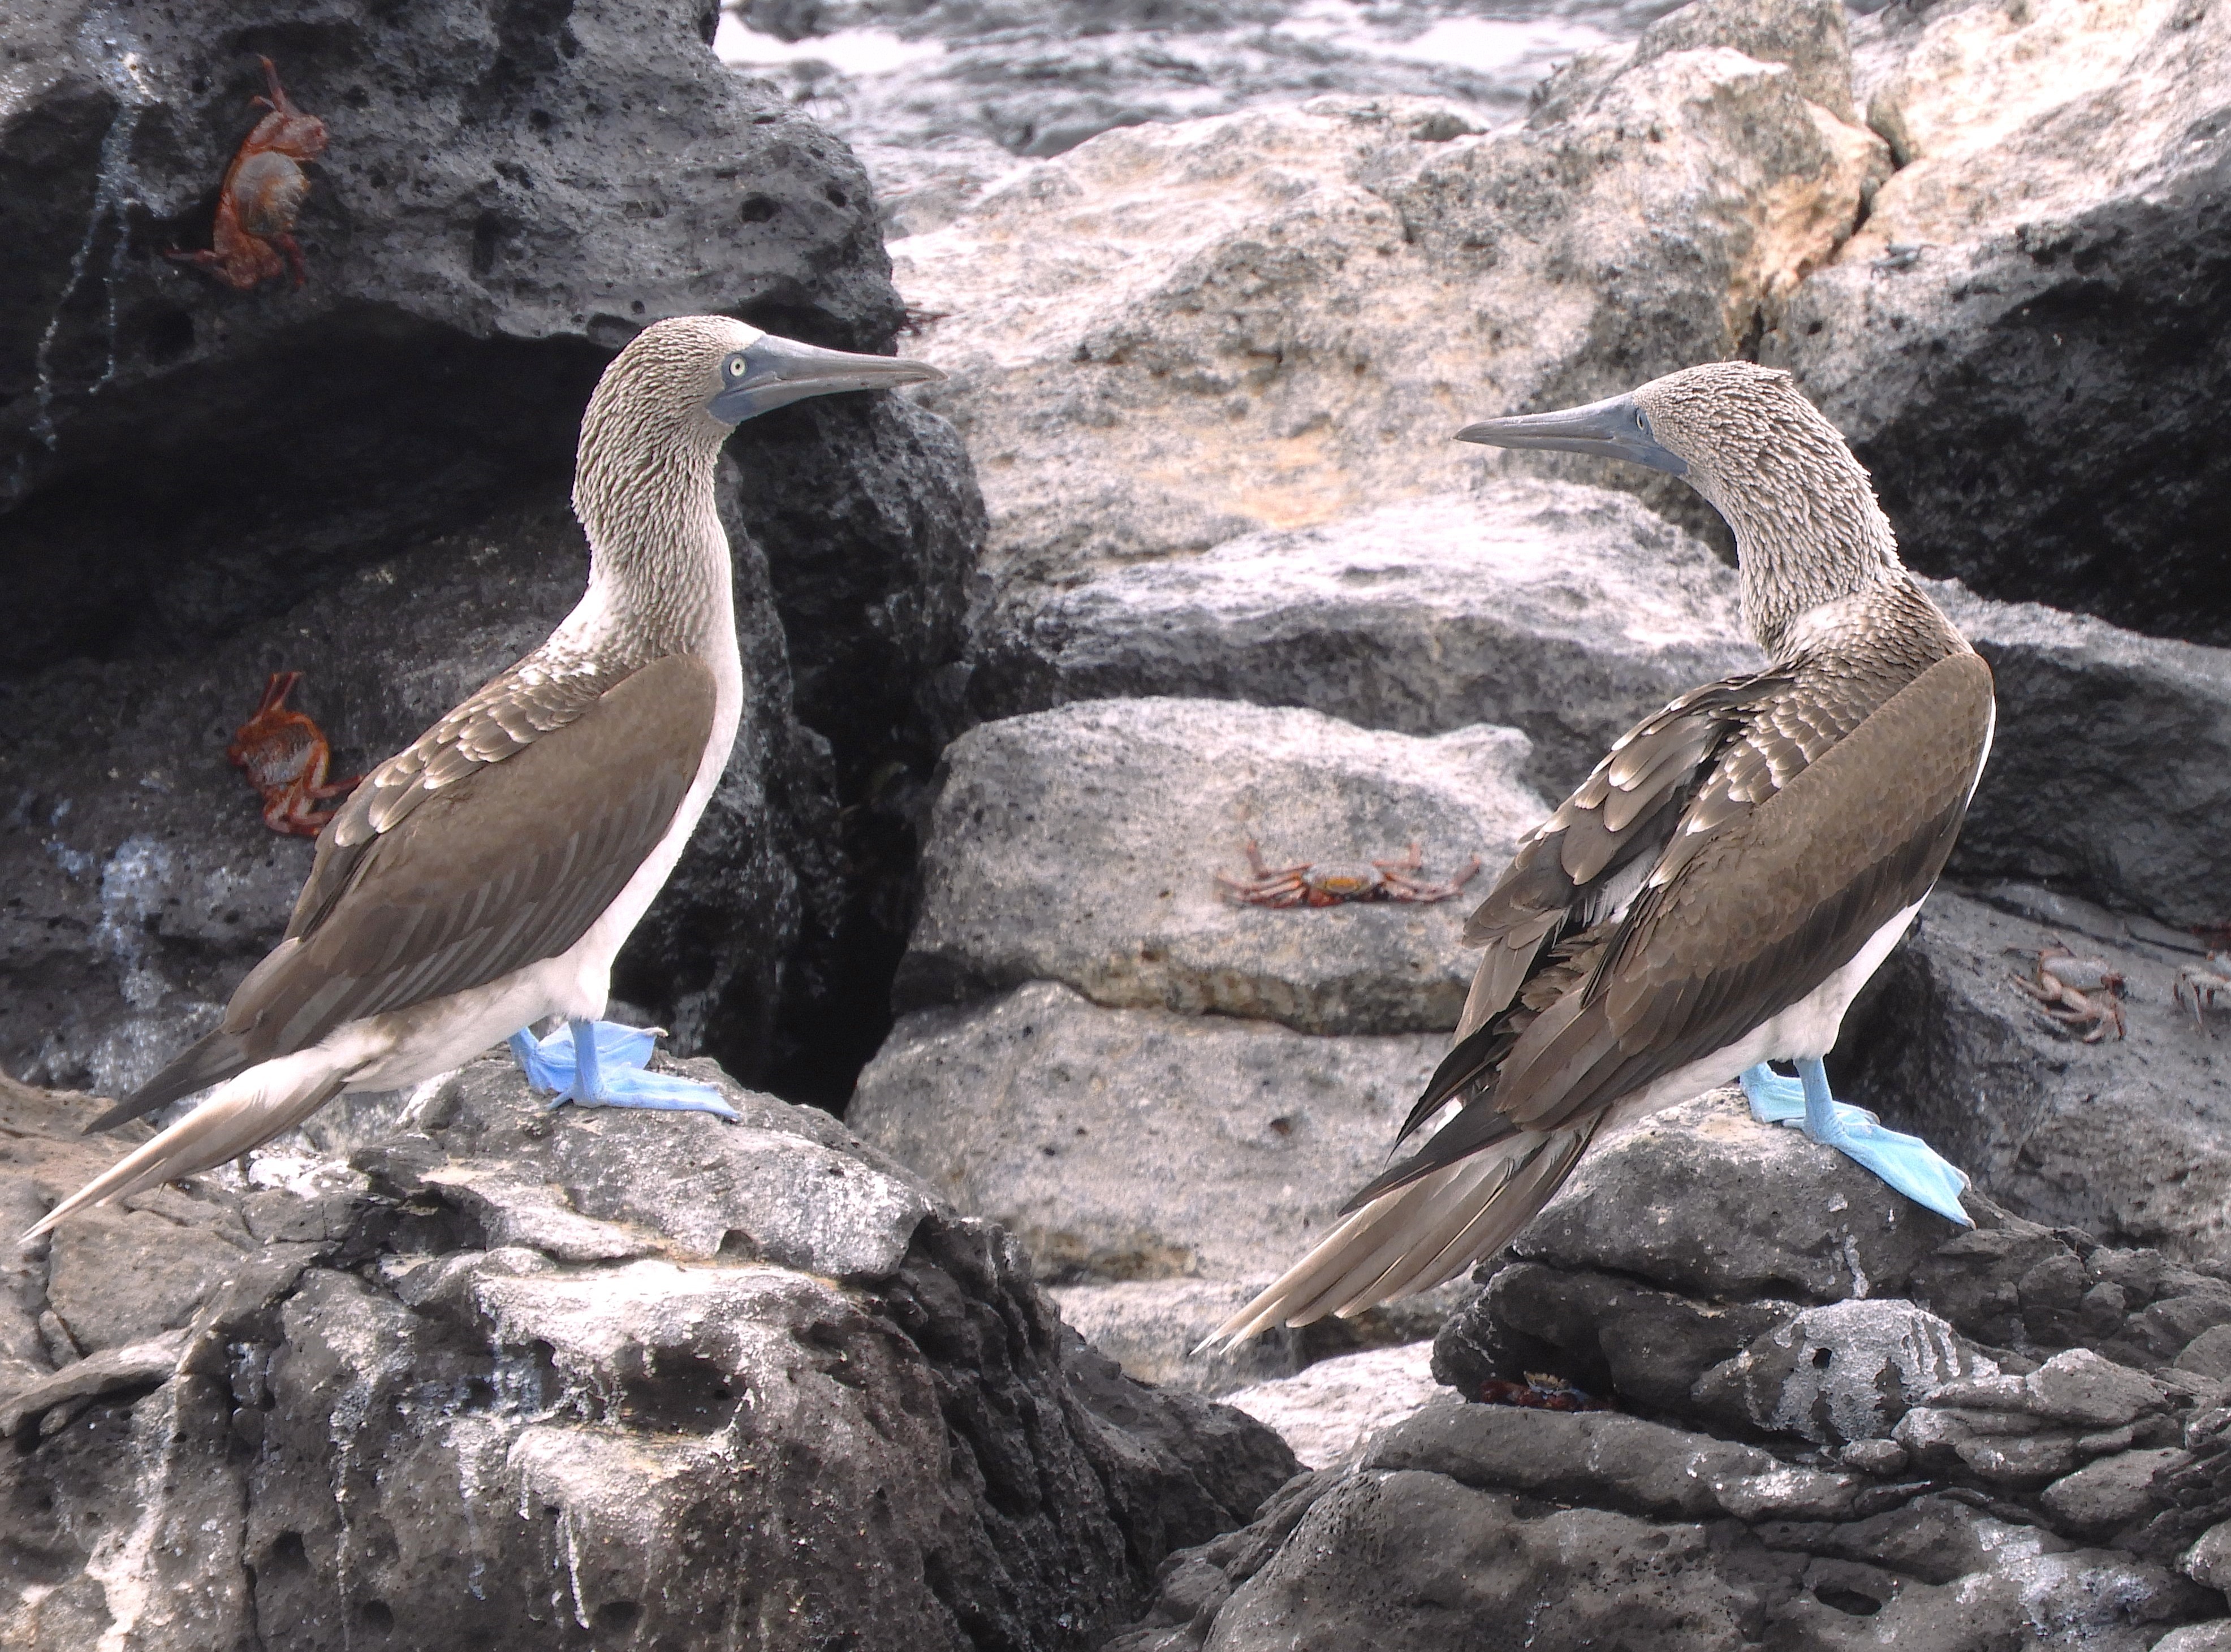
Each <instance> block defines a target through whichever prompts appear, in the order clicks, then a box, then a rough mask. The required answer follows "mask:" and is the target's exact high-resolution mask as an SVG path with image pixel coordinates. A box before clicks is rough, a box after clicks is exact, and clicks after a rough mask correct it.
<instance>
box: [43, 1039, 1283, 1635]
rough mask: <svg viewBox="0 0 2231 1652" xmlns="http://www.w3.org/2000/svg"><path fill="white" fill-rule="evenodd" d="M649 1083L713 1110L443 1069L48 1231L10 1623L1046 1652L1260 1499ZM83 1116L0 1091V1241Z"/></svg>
mask: <svg viewBox="0 0 2231 1652" xmlns="http://www.w3.org/2000/svg"><path fill="white" fill-rule="evenodd" d="M687 1070H688V1071H689V1072H690V1073H691V1074H693V1075H694V1076H696V1077H699V1078H701V1079H705V1080H708V1081H714V1082H717V1083H720V1084H721V1087H722V1088H723V1090H724V1093H725V1094H727V1097H728V1099H729V1100H730V1101H731V1103H732V1104H733V1105H734V1106H735V1107H737V1108H738V1109H739V1111H740V1113H742V1114H743V1122H742V1124H741V1125H740V1126H726V1125H723V1124H721V1123H719V1122H717V1121H715V1120H710V1119H708V1118H704V1117H702V1116H699V1115H688V1116H676V1115H649V1114H630V1113H584V1112H581V1111H579V1110H568V1111H564V1112H559V1113H547V1112H546V1111H545V1110H544V1108H543V1107H542V1106H541V1105H540V1103H538V1102H536V1101H534V1100H533V1099H531V1098H530V1097H529V1096H528V1095H527V1092H526V1090H525V1088H524V1087H523V1085H522V1083H521V1081H520V1079H519V1078H518V1076H517V1074H516V1073H515V1072H514V1070H513V1069H512V1068H510V1067H509V1065H508V1063H506V1062H501V1061H483V1062H475V1063H473V1064H471V1065H469V1066H468V1067H467V1068H463V1069H462V1070H461V1071H460V1072H459V1073H458V1074H456V1075H454V1076H453V1077H451V1078H449V1079H448V1080H446V1081H443V1082H441V1083H438V1084H434V1085H429V1086H425V1087H422V1088H421V1090H420V1091H419V1092H418V1093H417V1094H416V1095H415V1096H414V1097H413V1098H412V1099H411V1100H410V1102H409V1104H408V1105H407V1106H406V1107H401V1108H400V1109H398V1107H395V1106H393V1105H390V1106H389V1107H386V1108H385V1110H384V1112H367V1113H365V1114H364V1115H363V1116H361V1117H360V1118H359V1120H357V1121H356V1122H357V1124H358V1126H360V1128H361V1133H362V1135H363V1137H364V1141H363V1145H360V1146H359V1148H358V1149H357V1151H356V1152H355V1153H354V1154H353V1155H352V1159H353V1167H352V1165H350V1164H348V1163H346V1162H343V1161H340V1160H337V1159H333V1158H327V1159H323V1160H312V1159H306V1158H301V1157H300V1156H296V1157H294V1158H287V1157H285V1156H282V1155H267V1156H266V1157H265V1158H262V1159H259V1161H258V1162H257V1165H256V1170H257V1172H258V1173H257V1174H256V1176H255V1178H254V1179H253V1182H252V1183H251V1184H248V1185H243V1184H241V1183H240V1181H239V1178H238V1177H237V1175H236V1173H235V1172H233V1171H230V1169H228V1170H227V1171H223V1172H220V1173H216V1174H212V1175H210V1176H204V1177H200V1178H194V1179H193V1180H191V1181H190V1182H189V1183H187V1184H183V1185H182V1186H180V1187H177V1188H172V1189H166V1190H159V1191H156V1192H153V1193H150V1194H146V1195H141V1196H135V1197H133V1198H132V1199H130V1200H127V1201H126V1204H125V1206H124V1208H122V1209H120V1210H110V1211H105V1212H100V1213H96V1215H97V1216H99V1217H100V1220H95V1221H85V1220H81V1219H73V1220H72V1221H71V1222H70V1223H65V1224H64V1226H63V1227H62V1228H61V1229H60V1230H59V1231H58V1232H57V1233H56V1234H55V1236H53V1238H52V1240H51V1241H50V1242H48V1245H47V1246H46V1247H45V1248H44V1249H43V1252H42V1253H41V1252H35V1253H34V1254H33V1255H32V1256H31V1258H30V1259H29V1262H30V1268H29V1281H30V1282H31V1284H32V1286H33V1287H34V1288H33V1289H32V1291H31V1292H30V1293H29V1294H27V1295H26V1296H25V1297H24V1298H23V1300H22V1301H21V1302H20V1304H19V1303H18V1301H16V1300H14V1299H11V1300H10V1301H9V1302H8V1304H7V1305H6V1309H5V1311H6V1313H9V1314H16V1313H29V1312H31V1311H34V1310H36V1312H37V1313H38V1315H39V1317H40V1318H41V1320H42V1321H46V1320H51V1321H53V1322H54V1323H55V1326H56V1327H57V1330H56V1339H57V1340H58V1341H75V1340H78V1339H82V1341H83V1342H84V1343H85V1344H86V1345H88V1347H90V1345H92V1344H95V1343H98V1344H101V1346H99V1347H97V1348H90V1351H89V1352H85V1353H83V1354H82V1355H81V1354H79V1353H77V1352H73V1351H71V1350H69V1349H67V1348H57V1349H56V1351H55V1352H53V1353H42V1354H40V1355H39V1356H38V1357H37V1358H35V1359H28V1360H24V1361H23V1362H21V1363H23V1364H24V1365H30V1366H32V1367H33V1369H31V1370H29V1371H25V1372H23V1373H21V1374H16V1375H8V1374H5V1373H0V1423H4V1425H5V1427H6V1429H7V1430H8V1432H9V1433H10V1434H11V1435H13V1436H16V1442H15V1443H14V1444H13V1446H12V1447H11V1449H9V1450H8V1451H6V1452H5V1453H0V1459H4V1466H0V1479H4V1481H5V1482H6V1484H5V1491H4V1495H5V1496H6V1498H7V1500H8V1502H9V1504H10V1507H38V1508H39V1509H41V1510H42V1514H41V1518H40V1522H39V1524H40V1529H41V1532H42V1537H41V1539H40V1545H39V1548H38V1559H37V1563H36V1567H35V1568H29V1569H27V1568H24V1567H20V1566H19V1567H17V1568H14V1569H12V1570H11V1571H10V1576H9V1577H8V1578H7V1579H6V1580H5V1581H4V1582H0V1621H5V1622H7V1623H10V1625H11V1629H12V1632H13V1635H14V1638H15V1639H16V1640H17V1641H19V1642H21V1643H22V1644H23V1645H24V1646H26V1647H36V1648H48V1647H52V1648H61V1647H84V1646H89V1645H92V1644H94V1643H95V1642H99V1641H100V1640H101V1639H102V1638H103V1637H104V1636H107V1637H109V1638H112V1639H116V1640H119V1641H123V1640H129V1642H131V1643H132V1644H134V1645H141V1646H147V1647H151V1648H158V1649H167V1648H173V1647H176V1648H181V1649H183V1648H186V1647H204V1646H210V1645H219V1644H222V1645H230V1644H233V1643H236V1642H248V1641H250V1640H254V1639H255V1638H258V1637H262V1638H263V1639H266V1640H274V1641H277V1642H284V1643H285V1644H287V1645H289V1646H301V1647H325V1646H335V1647H338V1646H341V1645H343V1644H345V1643H346V1644H362V1643H365V1642H366V1641H369V1640H378V1639H384V1638H389V1637H392V1638H394V1639H395V1640H397V1641H398V1643H408V1644H413V1645H431V1644H437V1643H438V1644H443V1645H448V1644H457V1643H462V1642H470V1643H471V1644H473V1645H475V1646H487V1647H490V1648H497V1649H501V1648H508V1647H514V1646H516V1647H522V1648H523V1647H527V1646H535V1647H549V1646H553V1645H557V1646H564V1647H581V1648H587V1647H591V1646H599V1645H605V1644H609V1643H611V1641H612V1640H613V1639H614V1637H616V1636H617V1637H627V1636H639V1637H641V1638H642V1639H643V1642H644V1643H646V1644H649V1643H651V1642H667V1643H672V1644H677V1645H681V1644H689V1645H695V1644H701V1643H704V1642H707V1641H708V1640H711V1639H716V1638H718V1636H721V1635H722V1634H725V1633H727V1632H728V1630H729V1629H731V1628H733V1626H734V1624H735V1623H739V1622H753V1621H759V1620H760V1618H761V1617H762V1615H765V1614H775V1615H777V1617H779V1621H780V1623H781V1624H782V1629H781V1633H782V1634H783V1635H784V1636H791V1635H805V1636H809V1637H811V1638H813V1639H815V1640H816V1641H817V1642H818V1641H842V1642H844V1643H846V1644H850V1645H854V1646H859V1647H863V1648H875V1647H889V1648H892V1649H900V1648H904V1649H909V1652H911V1649H915V1648H923V1647H953V1648H956V1649H957V1648H961V1647H967V1646H977V1645H982V1644H985V1643H986V1642H991V1641H996V1642H1000V1643H1004V1644H1010V1645H1043V1646H1050V1647H1083V1646H1087V1645H1090V1644H1091V1643H1092V1641H1093V1639H1094V1638H1095V1636H1096V1634H1099V1633H1104V1632H1105V1630H1106V1629H1107V1628H1108V1627H1109V1626H1110V1625H1112V1624H1114V1623H1118V1622H1121V1621H1123V1620H1124V1619H1126V1618H1127V1617H1135V1616H1136V1614H1137V1613H1138V1611H1139V1610H1141V1609H1142V1607H1143V1605H1144V1604H1145V1602H1146V1600H1147V1598H1148V1594H1149V1593H1150V1591H1151V1587H1152V1578H1153V1574H1154V1568H1155V1566H1156V1564H1157V1563H1158V1562H1159V1561H1160V1559H1161V1558H1162V1557H1163V1555H1164V1554H1166V1553H1167V1552H1169V1551H1170V1550H1171V1549H1173V1548H1174V1547H1177V1546H1182V1545H1186V1544H1192V1543H1198V1542H1200V1541H1203V1540H1206V1539H1208V1538H1210V1537H1212V1536H1213V1535H1214V1534H1215V1533H1218V1532H1219V1531H1221V1530H1224V1529H1227V1528H1229V1527H1231V1526H1235V1525H1237V1524H1238V1522H1239V1521H1240V1520H1243V1519H1244V1518H1245V1515H1246V1514H1247V1513H1248V1512H1249V1511H1250V1510H1251V1508H1252V1507H1254V1506H1255V1505H1256V1504H1257V1503H1258V1502H1259V1501H1260V1500H1262V1498H1263V1497H1264V1496H1265V1495H1266V1494H1268V1493H1270V1492H1271V1491H1272V1490H1274V1489H1275V1488H1276V1487H1277V1486H1278V1485H1279V1484H1280V1483H1281V1481H1284V1479H1286V1478H1287V1477H1289V1476H1290V1475H1291V1474H1292V1473H1293V1472H1294V1469H1295V1466H1296V1465H1295V1463H1294V1460H1293V1458H1292V1456H1291V1455H1290V1453H1288V1452H1287V1451H1286V1450H1285V1449H1284V1447H1283V1446H1282V1445H1280V1444H1279V1443H1278V1442H1277V1439H1276V1438H1275V1436H1272V1435H1271V1434H1270V1433H1269V1431H1268V1430H1266V1429H1264V1428H1262V1427H1261V1425H1259V1424H1258V1423H1253V1422H1252V1421H1251V1420H1249V1419H1247V1418H1246V1417H1245V1416H1241V1415H1239V1414H1238V1413H1236V1412H1232V1411H1230V1410H1225V1409H1223V1408H1221V1407H1218V1406H1215V1405H1213V1404H1210V1403H1208V1402H1206V1401H1204V1400H1200V1399H1198V1398H1195V1397H1190V1396H1183V1395H1165V1394H1161V1393H1159V1392H1157V1391H1153V1390H1149V1389H1146V1388H1142V1387H1141V1386H1139V1385H1138V1384H1134V1383H1132V1382H1130V1381H1129V1380H1128V1379H1127V1378H1124V1377H1122V1375H1121V1373H1120V1372H1118V1371H1116V1369H1115V1366H1114V1365H1113V1364H1112V1363H1111V1362H1109V1361H1108V1360H1106V1359H1104V1358H1101V1357H1099V1356H1097V1355H1096V1354H1094V1353H1092V1352H1090V1350H1088V1349H1087V1348H1085V1347H1084V1346H1083V1344H1082V1342H1081V1341H1080V1340H1079V1339H1077V1336H1076V1335H1075V1333H1073V1332H1070V1331H1069V1330H1068V1329H1067V1328H1066V1327H1064V1326H1063V1325H1062V1324H1061V1322H1060V1321H1059V1320H1058V1319H1057V1317H1056V1316H1055V1314H1054V1313H1053V1311H1052V1309H1051V1306H1050V1305H1049V1304H1048V1302H1047V1300H1046V1299H1045V1298H1044V1295H1043V1294H1041V1293H1040V1292H1039V1291H1038V1289H1037V1288H1036V1287H1034V1286H1033V1285H1032V1284H1031V1282H1030V1281H1029V1279H1028V1277H1027V1275H1026V1274H1024V1273H1023V1272H1022V1271H1020V1269H1019V1265H1018V1257H1017V1255H1016V1253H1015V1250H1014V1248H1013V1246H1012V1242H1010V1241H1009V1240H1008V1239H1007V1238H1006V1236H1005V1235H1004V1234H1002V1233H1000V1232H999V1230H998V1229H995V1228H993V1227H991V1226H989V1225H987V1224H985V1223H979V1222H974V1221H971V1220H968V1219H967V1218H964V1217H961V1216H958V1215H957V1214H955V1213H954V1211H953V1210H952V1209H951V1207H950V1206H948V1205H947V1204H944V1203H943V1202H942V1201H941V1199H940V1198H939V1197H937V1196H936V1195H935V1194H934V1192H933V1191H931V1190H930V1189H928V1187H927V1186H925V1185H924V1184H921V1183H920V1182H919V1181H917V1180H916V1179H915V1178H913V1177H912V1176H911V1175H910V1174H909V1173H908V1172H907V1171H903V1170H902V1169H900V1168H899V1167H898V1166H897V1165H895V1164H894V1163H892V1162H891V1161H890V1160H889V1159H887V1158H883V1156H881V1155H880V1154H878V1153H876V1152H875V1151H874V1150H873V1149H872V1148H870V1147H867V1146H865V1145H863V1144H862V1143H860V1142H859V1140H858V1139H857V1138H855V1137H853V1136H852V1135H851V1134H850V1133H849V1132H847V1131H845V1130H844V1127H843V1126H841V1125H839V1124H837V1122H836V1121H835V1120H832V1119H831V1118H830V1117H829V1116H828V1115H827V1114H825V1113H818V1112H816V1111H813V1110H811V1109H804V1108H797V1107H789V1106H786V1104H784V1103H782V1102H779V1101H777V1100H774V1099H773V1098H772V1097H769V1096H765V1095H760V1094H753V1093H751V1092H748V1091H744V1090H741V1089H739V1088H737V1087H735V1086H734V1085H733V1084H730V1083H728V1082H727V1081H726V1079H725V1077H724V1075H723V1074H721V1072H720V1070H719V1069H718V1068H715V1067H714V1066H713V1065H712V1064H711V1063H709V1062H695V1063H690V1064H689V1065H688V1068H687ZM93 1106H94V1103H93V1101H92V1100H91V1098H86V1097H78V1098H68V1097H56V1096H48V1095H44V1094H33V1093H29V1092H24V1091H21V1090H20V1089H18V1090H16V1091H12V1092H10V1095H9V1096H8V1097H7V1098H5V1099H4V1100H0V1108H4V1113H5V1129H4V1132H0V1135H4V1143H3V1144H0V1207H4V1209H5V1210H6V1212H7V1213H8V1219H9V1220H10V1221H19V1220H20V1219H21V1218H22V1217H23V1216H24V1215H26V1214H31V1213H36V1211H38V1210H42V1209H44V1208H45V1207H46V1206H47V1205H48V1204H51V1203H52V1201H53V1200H54V1199H55V1197H58V1196H59V1194H60V1193H61V1192H62V1191H66V1190H67V1189H68V1188H70V1187H72V1186H74V1184H76V1183H77V1182H78V1181H80V1180H81V1178H82V1177H83V1176H84V1175H85V1174H86V1172H87V1170H88V1169H89V1168H90V1167H91V1166H92V1165H94V1164H98V1163H104V1162H106V1161H107V1158H110V1157H111V1156H113V1152H114V1151H115V1144H113V1142H111V1141H108V1140H102V1141H100V1142H87V1141H86V1140H84V1139H81V1138H80V1137H79V1136H78V1135H77V1134H76V1132H75V1128H74V1126H75V1124H76V1123H77V1121H78V1120H80V1119H81V1118H82V1117H84V1116H86V1115H87V1113H89V1111H90V1109H91V1107H93ZM136 1128H141V1129H144V1126H140V1127H136ZM127 1134H128V1132H127ZM95 1252H97V1253H98V1255H97V1256H92V1255H91V1253H95ZM78 1253H86V1254H87V1255H88V1256H90V1257H91V1262H92V1266H91V1267H90V1268H85V1267H82V1266H81V1264H80V1263H77V1262H67V1261H66V1258H67V1257H68V1256H70V1255H74V1254H78ZM166 1268H167V1269H168V1272H167V1273H165V1271H164V1270H165V1269H166ZM73 1270H78V1271H85V1272H97V1274H98V1276H99V1277H100V1279H101V1280H103V1281H106V1282H107V1283H106V1288H105V1289H104V1290H103V1291H102V1292H101V1293H100V1294H93V1293H90V1292H87V1291H84V1290H82V1289H80V1288H78V1287H75V1286H73V1285H72V1283H71V1280H72V1278H73V1277H74V1273H73ZM22 1344H23V1339H22V1338H21V1336H20V1335H17V1336H14V1337H13V1338H12V1339H11V1340H10V1347H11V1348H12V1347H20V1346H21V1345H22Z"/></svg>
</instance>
